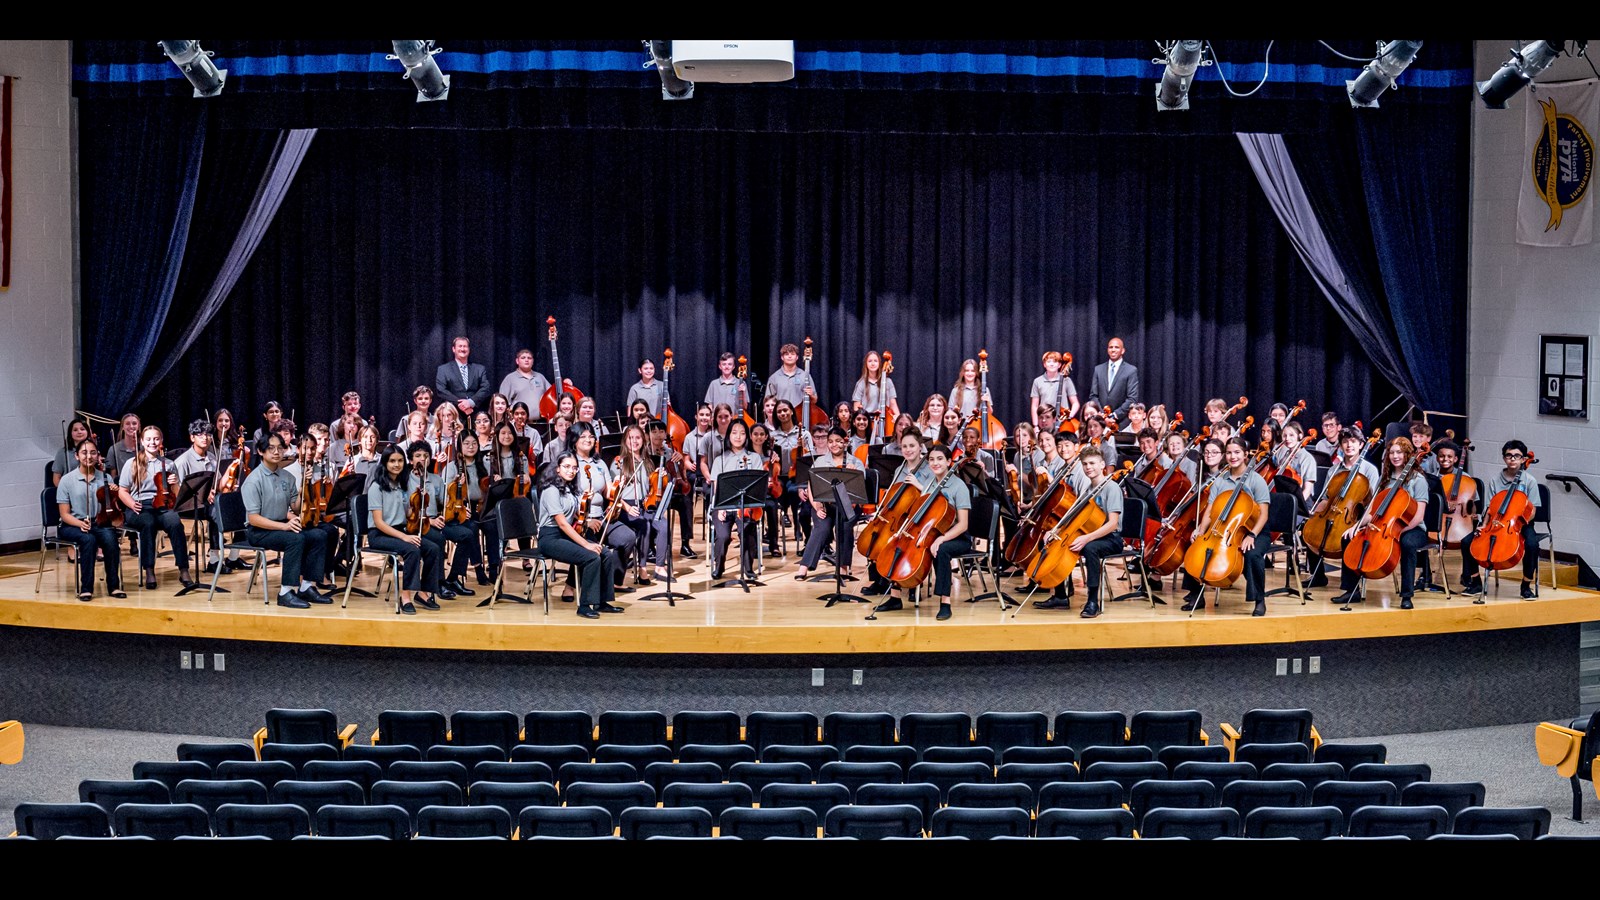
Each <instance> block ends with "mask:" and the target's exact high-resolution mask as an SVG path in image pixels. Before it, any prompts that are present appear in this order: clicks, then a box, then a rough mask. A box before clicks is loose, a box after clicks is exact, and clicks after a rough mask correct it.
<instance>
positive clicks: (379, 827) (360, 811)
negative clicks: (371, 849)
mask: <svg viewBox="0 0 1600 900" xmlns="http://www.w3.org/2000/svg"><path fill="white" fill-rule="evenodd" d="M316 829H317V836H318V837H382V838H388V839H389V840H392V841H403V840H407V839H409V838H410V837H411V813H409V812H407V811H406V809H405V808H404V807H401V806H390V805H377V806H342V805H339V804H334V803H330V804H328V805H326V806H323V807H322V808H321V809H318V810H317V815H316Z"/></svg>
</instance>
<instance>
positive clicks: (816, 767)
mask: <svg viewBox="0 0 1600 900" xmlns="http://www.w3.org/2000/svg"><path fill="white" fill-rule="evenodd" d="M749 730H750V726H749V725H746V726H745V732H746V733H749ZM760 752H761V761H762V762H763V763H769V762H799V763H805V764H806V765H808V766H810V767H811V773H812V774H811V777H812V780H815V779H816V776H817V773H818V772H820V771H821V770H822V767H823V766H824V765H827V764H828V763H831V762H838V761H839V749H838V748H837V747H834V746H833V745H832V744H810V745H806V744H769V745H767V746H766V747H765V748H763V749H762V750H761V751H760Z"/></svg>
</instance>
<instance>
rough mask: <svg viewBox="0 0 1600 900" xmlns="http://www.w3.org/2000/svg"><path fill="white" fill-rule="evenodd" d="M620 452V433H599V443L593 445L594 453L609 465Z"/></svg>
mask: <svg viewBox="0 0 1600 900" xmlns="http://www.w3.org/2000/svg"><path fill="white" fill-rule="evenodd" d="M621 453H622V435H620V434H603V435H600V438H599V443H597V444H596V445H595V454H596V455H597V456H599V457H600V459H601V460H602V461H604V462H605V464H606V465H607V466H608V467H609V466H610V465H611V464H612V463H613V462H616V459H617V457H618V456H619V455H621Z"/></svg>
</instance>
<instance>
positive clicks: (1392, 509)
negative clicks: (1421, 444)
mask: <svg viewBox="0 0 1600 900" xmlns="http://www.w3.org/2000/svg"><path fill="white" fill-rule="evenodd" d="M1429 452H1430V451H1427V450H1419V451H1417V452H1416V453H1414V454H1412V455H1411V459H1409V460H1407V461H1406V464H1405V466H1404V467H1402V468H1401V469H1400V471H1399V472H1396V473H1395V474H1394V475H1393V476H1391V477H1390V478H1389V481H1388V482H1387V483H1386V484H1385V485H1384V487H1383V489H1382V490H1381V491H1379V492H1378V496H1377V497H1376V498H1374V499H1373V501H1372V512H1371V514H1370V516H1369V518H1368V521H1367V524H1365V525H1363V526H1361V528H1360V529H1359V530H1358V531H1357V532H1356V533H1355V535H1354V536H1352V537H1351V539H1350V543H1348V544H1346V545H1345V547H1344V565H1345V567H1346V568H1349V569H1353V570H1354V571H1357V572H1360V573H1361V575H1362V577H1364V578H1387V577H1388V576H1389V575H1390V574H1391V573H1393V572H1394V570H1395V567H1397V566H1399V565H1400V535H1401V533H1402V532H1404V531H1405V530H1406V526H1407V523H1408V522H1410V521H1411V519H1412V518H1413V517H1414V516H1416V514H1417V509H1418V507H1419V506H1420V504H1419V503H1418V502H1417V498H1415V497H1413V496H1411V495H1410V494H1409V493H1407V492H1406V490H1405V485H1406V482H1408V481H1410V480H1411V476H1412V475H1414V474H1416V471H1417V467H1418V466H1420V465H1422V460H1423V458H1424V457H1426V456H1427V455H1428V453H1429ZM1424 499H1426V498H1424Z"/></svg>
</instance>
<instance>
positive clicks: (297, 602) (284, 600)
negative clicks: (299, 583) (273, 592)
mask: <svg viewBox="0 0 1600 900" xmlns="http://www.w3.org/2000/svg"><path fill="white" fill-rule="evenodd" d="M278 605H279V606H287V607H289V608H290V609H310V608H311V604H309V603H307V602H306V601H305V599H304V598H302V597H301V596H300V595H299V594H296V593H295V592H294V591H290V592H289V593H287V594H279V595H278Z"/></svg>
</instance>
